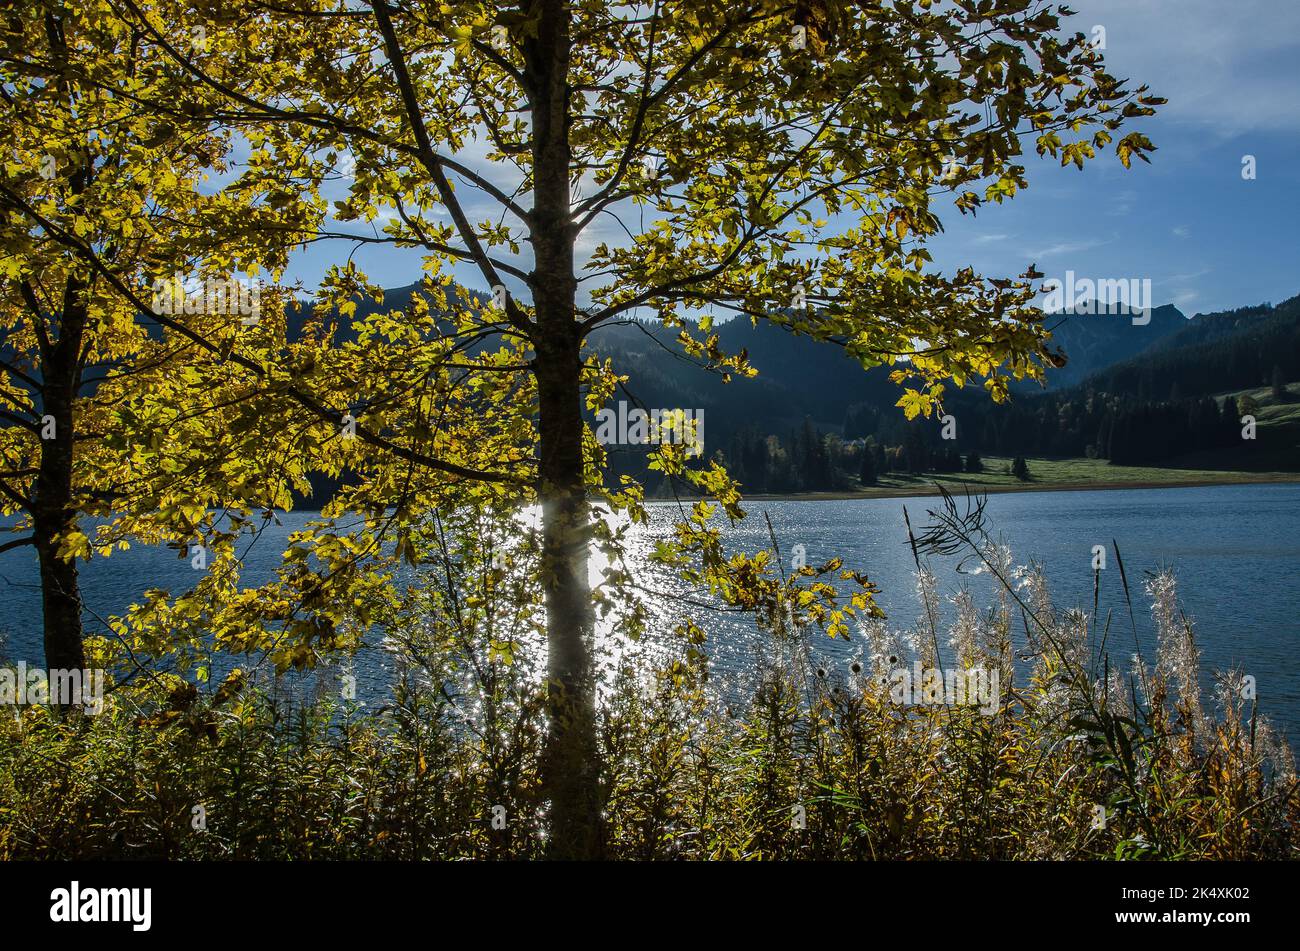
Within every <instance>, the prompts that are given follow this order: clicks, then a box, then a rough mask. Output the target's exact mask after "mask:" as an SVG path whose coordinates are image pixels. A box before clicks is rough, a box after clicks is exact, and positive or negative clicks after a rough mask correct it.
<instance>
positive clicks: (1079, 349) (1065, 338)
mask: <svg viewBox="0 0 1300 951" xmlns="http://www.w3.org/2000/svg"><path fill="white" fill-rule="evenodd" d="M1092 309H1093V311H1094V313H1091V314H1084V313H1073V314H1064V313H1058V314H1048V315H1047V319H1046V322H1045V323H1046V326H1047V327H1048V328H1049V329H1050V330H1051V331H1052V345H1053V346H1054V347H1055V348H1057V349H1059V350H1061V351H1063V352H1064V353H1065V355H1066V358H1067V362H1066V364H1065V366H1064V367H1062V368H1061V369H1059V370H1057V371H1055V372H1054V373H1049V374H1048V379H1047V385H1048V388H1049V389H1063V388H1065V387H1069V386H1073V385H1074V384H1076V383H1079V382H1081V381H1082V380H1084V379H1086V378H1087V377H1089V376H1091V375H1092V374H1094V373H1096V372H1097V371H1099V370H1101V369H1103V368H1105V367H1108V366H1110V365H1111V364H1114V363H1118V362H1120V361H1121V360H1127V359H1129V358H1131V357H1135V356H1137V355H1138V354H1140V353H1143V352H1145V351H1147V350H1149V349H1152V348H1154V347H1159V346H1161V345H1162V344H1163V343H1164V342H1166V341H1167V340H1169V338H1170V337H1173V336H1175V335H1177V334H1179V333H1181V332H1182V331H1184V330H1186V329H1188V327H1189V326H1191V325H1192V324H1193V323H1196V322H1197V321H1199V319H1200V318H1197V321H1189V320H1188V319H1187V318H1186V317H1184V316H1183V314H1182V312H1181V311H1179V310H1178V308H1177V307H1174V306H1173V305H1172V304H1165V305H1164V306H1162V307H1156V308H1153V309H1152V310H1151V313H1150V320H1149V321H1148V322H1146V323H1135V322H1134V316H1133V315H1131V314H1129V313H1127V312H1122V313H1118V314H1106V313H1100V312H1099V311H1100V310H1101V307H1100V305H1094V306H1093V308H1092ZM1137 319H1138V320H1143V319H1145V318H1137Z"/></svg>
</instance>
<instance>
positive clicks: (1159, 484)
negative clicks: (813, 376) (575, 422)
mask: <svg viewBox="0 0 1300 951" xmlns="http://www.w3.org/2000/svg"><path fill="white" fill-rule="evenodd" d="M1296 483H1300V472H1294V473H1290V472H1288V473H1268V474H1261V475H1259V476H1256V477H1252V478H1248V479H1233V478H1226V479H1188V480H1185V481H1168V480H1156V479H1129V480H1115V481H1106V482H1043V483H1034V482H1033V481H1030V482H1027V483H1021V484H1018V485H1007V484H1002V483H993V484H989V483H983V482H966V481H964V480H956V479H954V480H944V481H943V482H942V485H943V487H944V488H945V489H947V490H948V491H949V492H951V493H953V494H958V493H964V492H965V491H966V490H968V489H969V490H972V494H982V495H1003V494H1006V493H1013V492H1088V491H1092V490H1110V489H1194V488H1204V487H1207V486H1219V485H1291V484H1296ZM938 484H939V483H936V482H931V483H929V484H928V485H908V486H902V485H900V486H880V487H877V488H872V489H861V490H858V491H855V492H851V491H844V492H798V493H783V494H767V493H757V494H754V495H747V494H745V493H744V488H743V486H742V488H741V500H742V504H743V503H744V502H843V501H852V500H854V499H907V498H917V497H922V496H937V495H939V491H938V488H937V485H938ZM646 501H647V502H649V501H664V502H671V501H673V500H672V499H654V500H651V499H647V500H646Z"/></svg>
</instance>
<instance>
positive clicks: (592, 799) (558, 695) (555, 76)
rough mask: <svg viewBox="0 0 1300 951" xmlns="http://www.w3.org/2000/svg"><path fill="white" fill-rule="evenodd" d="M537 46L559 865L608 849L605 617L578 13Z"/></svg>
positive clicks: (541, 368)
mask: <svg viewBox="0 0 1300 951" xmlns="http://www.w3.org/2000/svg"><path fill="white" fill-rule="evenodd" d="M539 5H540V6H541V11H540V12H541V16H540V18H539V22H538V31H537V36H536V38H530V39H526V40H525V41H524V61H525V78H526V82H527V85H528V87H529V97H530V100H531V101H530V103H529V105H530V106H531V109H532V119H533V173H534V183H533V184H534V188H533V197H534V204H533V222H532V227H531V235H530V237H531V240H532V244H533V256H534V262H535V267H534V271H533V278H534V280H533V302H534V306H535V308H536V320H537V323H536V332H535V336H536V339H535V340H534V341H533V350H534V354H535V360H536V372H537V389H538V401H539V407H538V410H539V422H538V425H539V429H540V445H539V447H538V450H539V452H540V460H539V473H538V474H539V476H540V495H541V501H542V573H543V585H544V589H545V593H546V628H547V707H548V713H549V716H550V733H549V736H548V743H547V753H546V763H545V777H544V778H545V783H546V789H547V794H548V796H549V798H550V803H551V807H550V810H551V811H550V838H549V845H548V852H549V855H550V857H552V858H558V859H594V858H600V857H601V856H602V854H603V851H604V829H603V822H602V818H601V812H602V801H601V800H602V797H601V788H600V764H599V760H598V749H597V743H596V681H595V665H594V662H593V644H592V641H593V637H594V629H595V614H594V611H593V610H592V604H591V586H590V584H589V582H588V580H587V562H588V545H589V543H590V540H591V510H590V507H589V506H588V504H587V496H586V487H585V485H584V482H583V456H582V433H583V421H582V396H581V393H580V389H579V377H580V372H581V365H582V361H581V349H582V338H581V333H580V331H579V328H578V325H577V309H576V297H577V286H578V285H577V279H576V277H575V276H574V266H573V265H574V262H573V244H574V237H575V235H574V224H573V219H572V213H571V209H570V205H569V200H570V199H569V171H570V159H571V153H570V148H569V87H568V67H569V43H570V38H569V17H570V13H569V9H568V5H567V4H566V3H565V2H564V0H539Z"/></svg>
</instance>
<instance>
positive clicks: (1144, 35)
mask: <svg viewBox="0 0 1300 951" xmlns="http://www.w3.org/2000/svg"><path fill="white" fill-rule="evenodd" d="M1070 6H1071V7H1072V8H1073V9H1075V10H1077V11H1078V13H1077V15H1076V16H1075V17H1073V18H1072V20H1071V21H1070V27H1071V28H1072V29H1078V30H1081V31H1082V32H1084V33H1086V34H1089V35H1091V34H1092V32H1093V27H1095V26H1103V27H1104V28H1105V43H1106V46H1105V56H1106V61H1107V64H1108V68H1109V69H1110V71H1111V72H1112V73H1114V74H1115V75H1117V76H1122V77H1126V78H1129V79H1131V80H1133V81H1134V85H1137V84H1140V83H1146V84H1147V85H1149V86H1150V87H1151V91H1152V92H1153V93H1154V94H1156V95H1161V96H1164V97H1166V98H1167V99H1168V100H1169V104H1168V105H1167V106H1165V107H1163V108H1162V109H1161V111H1160V114H1159V115H1157V116H1156V117H1154V118H1151V119H1146V120H1143V121H1142V123H1141V124H1140V125H1134V126H1132V128H1135V129H1140V130H1141V131H1143V132H1145V133H1146V134H1147V135H1148V136H1149V137H1150V138H1151V139H1152V140H1153V141H1154V142H1155V144H1156V146H1157V147H1158V151H1156V152H1155V153H1154V154H1153V155H1152V156H1151V164H1150V165H1146V164H1144V163H1141V162H1134V167H1133V168H1132V169H1129V170H1126V169H1124V167H1123V166H1121V165H1120V164H1119V161H1118V160H1117V159H1115V158H1114V155H1113V152H1107V153H1105V154H1104V155H1101V156H1099V157H1098V159H1097V160H1096V161H1094V162H1091V163H1089V164H1088V165H1087V166H1085V168H1084V169H1083V170H1079V169H1076V168H1074V167H1073V166H1071V167H1069V168H1061V167H1059V166H1058V165H1057V164H1056V163H1055V161H1053V160H1051V159H1039V158H1038V157H1037V156H1036V155H1035V154H1033V153H1032V151H1031V152H1030V154H1029V155H1027V156H1026V157H1025V164H1026V165H1027V167H1028V179H1029V182H1030V187H1029V188H1028V189H1027V190H1026V191H1024V192H1022V193H1021V194H1020V195H1018V196H1017V197H1016V198H1015V200H1013V201H1011V202H1008V203H1005V204H1003V205H1002V206H995V207H990V208H987V209H985V210H982V211H981V212H980V213H979V215H978V217H976V218H972V217H971V216H969V215H967V216H964V217H963V216H961V215H960V214H958V213H957V212H956V211H955V210H954V209H948V210H947V211H946V212H944V211H943V209H942V208H941V209H940V211H941V214H943V220H944V223H945V225H946V227H947V232H946V233H945V234H943V235H941V236H940V237H939V238H938V239H936V240H935V241H934V242H933V243H932V245H931V251H932V253H933V254H934V257H935V263H936V266H937V267H939V268H940V269H942V270H943V271H945V272H949V273H951V272H952V271H954V270H956V269H957V268H959V267H963V266H966V265H970V266H973V267H974V268H975V269H976V270H977V271H980V272H982V273H985V274H987V275H989V276H1005V275H1015V274H1018V273H1020V272H1021V271H1023V270H1024V269H1025V267H1026V266H1027V265H1028V264H1029V263H1030V262H1034V263H1036V264H1037V265H1038V268H1039V270H1041V271H1043V272H1044V273H1046V274H1047V276H1048V277H1049V278H1050V277H1056V276H1061V277H1063V276H1064V274H1065V272H1066V271H1067V270H1072V271H1074V272H1075V274H1076V276H1078V277H1080V278H1083V277H1087V278H1093V279H1098V278H1105V279H1115V278H1137V279H1143V278H1149V279H1150V280H1151V282H1152V298H1153V300H1152V303H1154V304H1156V305H1159V304H1165V303H1173V304H1175V305H1176V306H1178V307H1179V308H1180V309H1181V310H1182V311H1183V312H1184V313H1185V314H1187V315H1188V316H1192V315H1194V314H1196V313H1210V312H1213V311H1217V310H1224V309H1229V308H1233V307H1240V306H1246V305H1250V304H1258V303H1261V302H1265V301H1268V302H1272V303H1278V302H1280V301H1282V300H1285V299H1286V298H1288V297H1291V296H1294V295H1296V294H1298V293H1300V267H1298V266H1297V265H1298V264H1300V69H1297V66H1296V64H1297V63H1300V3H1297V2H1295V0H1230V2H1228V0H1074V2H1073V3H1071V4H1070ZM1031 148H1032V146H1031ZM1247 155H1251V156H1254V159H1255V166H1256V177H1255V179H1254V180H1245V179H1243V177H1242V161H1243V157H1244V156H1247ZM336 187H337V188H338V190H339V192H340V193H341V192H342V188H341V186H336ZM332 197H337V196H332ZM473 211H474V209H473V208H471V215H472V216H473ZM484 213H486V209H484ZM611 227H616V226H614V225H611ZM584 237H585V239H586V241H588V242H591V243H594V242H595V241H597V240H601V239H604V238H605V237H606V235H604V234H601V233H599V232H597V233H594V234H590V235H586V236H584ZM609 237H610V238H612V237H613V235H612V234H610V235H609ZM580 247H581V246H580ZM348 253H349V249H348V248H347V247H345V246H341V245H339V244H337V243H328V244H322V245H316V246H314V247H312V248H311V249H308V250H306V251H303V252H300V253H298V254H297V255H296V256H295V258H294V262H293V266H292V268H291V270H290V274H289V278H290V279H293V278H300V279H302V280H303V282H304V283H305V284H306V285H307V286H309V287H311V286H315V284H316V282H317V281H318V280H319V279H320V276H321V275H322V274H323V273H324V271H325V269H326V268H327V267H328V266H329V265H330V264H332V263H337V262H339V261H340V259H341V258H342V257H343V256H345V255H347V254H348ZM354 257H355V260H356V261H357V263H358V265H359V266H361V267H362V268H363V269H364V270H366V271H367V272H368V273H369V275H370V277H371V278H372V280H375V281H376V282H378V283H380V284H382V285H384V286H389V287H393V286H398V285H403V284H409V283H411V282H412V281H414V280H416V279H418V276H419V273H420V255H419V253H418V252H416V251H394V250H392V249H385V248H375V247H369V248H361V249H359V250H357V251H356V253H355V255H354ZM455 273H456V276H457V277H458V278H459V279H461V280H463V281H465V282H466V283H468V284H470V285H471V286H479V285H480V284H481V283H482V282H481V280H476V274H472V273H470V272H469V271H468V270H464V271H461V270H459V269H458V270H457V271H456V272H455Z"/></svg>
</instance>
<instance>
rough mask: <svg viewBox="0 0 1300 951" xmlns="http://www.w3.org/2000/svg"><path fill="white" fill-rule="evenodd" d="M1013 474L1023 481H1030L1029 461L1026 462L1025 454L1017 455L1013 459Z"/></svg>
mask: <svg viewBox="0 0 1300 951" xmlns="http://www.w3.org/2000/svg"><path fill="white" fill-rule="evenodd" d="M1011 474H1012V475H1013V476H1015V477H1016V478H1017V479H1019V480H1020V481H1021V482H1028V481H1029V479H1030V475H1029V463H1027V462H1025V457H1024V456H1016V458H1015V459H1013V460H1012V461H1011Z"/></svg>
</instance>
